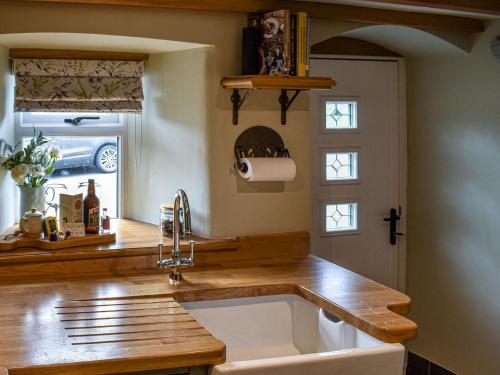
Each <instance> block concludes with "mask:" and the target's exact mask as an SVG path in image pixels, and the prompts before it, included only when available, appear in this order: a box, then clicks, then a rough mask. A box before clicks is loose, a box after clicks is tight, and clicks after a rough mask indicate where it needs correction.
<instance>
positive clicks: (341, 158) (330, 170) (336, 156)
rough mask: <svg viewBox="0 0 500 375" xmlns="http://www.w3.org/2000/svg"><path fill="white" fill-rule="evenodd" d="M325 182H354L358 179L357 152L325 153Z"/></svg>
mask: <svg viewBox="0 0 500 375" xmlns="http://www.w3.org/2000/svg"><path fill="white" fill-rule="evenodd" d="M325 159H326V173H325V178H326V180H327V181H336V180H355V179H356V178H358V153H357V152H333V153H326V154H325Z"/></svg>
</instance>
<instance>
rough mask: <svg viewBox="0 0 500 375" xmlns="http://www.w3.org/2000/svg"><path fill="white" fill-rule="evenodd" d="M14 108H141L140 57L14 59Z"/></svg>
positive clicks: (106, 110)
mask: <svg viewBox="0 0 500 375" xmlns="http://www.w3.org/2000/svg"><path fill="white" fill-rule="evenodd" d="M13 70H14V74H15V76H16V91H15V92H16V93H15V103H14V107H15V108H14V110H15V111H24V112H141V110H142V101H143V100H144V95H143V91H142V80H141V77H142V75H143V73H144V62H143V61H116V60H65V59H15V60H14V61H13Z"/></svg>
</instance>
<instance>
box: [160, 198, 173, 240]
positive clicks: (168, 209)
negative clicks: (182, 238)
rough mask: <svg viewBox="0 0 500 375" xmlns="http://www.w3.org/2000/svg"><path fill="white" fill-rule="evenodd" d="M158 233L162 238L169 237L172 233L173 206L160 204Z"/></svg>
mask: <svg viewBox="0 0 500 375" xmlns="http://www.w3.org/2000/svg"><path fill="white" fill-rule="evenodd" d="M160 232H161V235H162V236H163V237H171V236H172V235H173V233H174V204H173V203H162V204H160Z"/></svg>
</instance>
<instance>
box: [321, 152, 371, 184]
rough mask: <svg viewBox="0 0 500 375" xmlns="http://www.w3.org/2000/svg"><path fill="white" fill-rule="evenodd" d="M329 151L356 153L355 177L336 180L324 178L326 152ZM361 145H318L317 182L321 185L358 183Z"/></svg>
mask: <svg viewBox="0 0 500 375" xmlns="http://www.w3.org/2000/svg"><path fill="white" fill-rule="evenodd" d="M331 153H355V154H356V173H357V176H356V178H346V179H338V180H327V179H326V154H331ZM361 154H362V152H361V147H357V146H356V147H345V146H342V147H320V148H319V157H320V161H321V173H320V174H319V178H320V181H319V184H320V185H321V186H327V185H359V184H360V183H361V175H362V172H361V168H360V165H361V163H360V158H361Z"/></svg>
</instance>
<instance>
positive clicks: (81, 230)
mask: <svg viewBox="0 0 500 375" xmlns="http://www.w3.org/2000/svg"><path fill="white" fill-rule="evenodd" d="M63 226H64V230H65V231H67V232H69V233H70V237H71V238H73V237H85V225H84V224H83V223H64V224H63Z"/></svg>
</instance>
